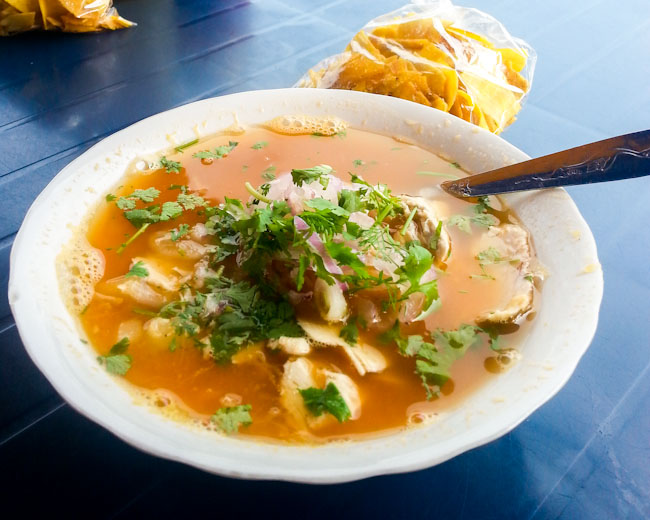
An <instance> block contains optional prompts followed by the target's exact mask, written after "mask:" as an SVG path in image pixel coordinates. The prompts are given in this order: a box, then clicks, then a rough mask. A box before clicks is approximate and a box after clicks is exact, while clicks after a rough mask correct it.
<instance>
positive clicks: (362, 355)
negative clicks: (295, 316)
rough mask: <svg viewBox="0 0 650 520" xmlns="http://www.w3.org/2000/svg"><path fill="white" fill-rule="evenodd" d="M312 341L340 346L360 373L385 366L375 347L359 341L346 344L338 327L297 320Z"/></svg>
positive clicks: (381, 368)
mask: <svg viewBox="0 0 650 520" xmlns="http://www.w3.org/2000/svg"><path fill="white" fill-rule="evenodd" d="M298 323H299V325H300V326H301V327H302V328H303V330H304V331H305V333H306V334H307V337H308V338H309V339H310V340H311V342H312V343H314V344H316V345H321V346H332V347H341V348H342V349H343V351H344V352H345V354H346V355H347V356H348V358H349V359H350V361H351V362H352V364H353V365H354V368H356V369H357V372H359V374H360V375H362V376H363V375H366V374H367V373H369V372H370V373H374V372H381V371H382V370H384V369H385V368H386V366H387V362H386V358H385V357H384V355H383V354H382V353H381V352H380V351H379V350H378V349H376V348H375V347H373V346H371V345H367V344H365V343H362V342H359V343H357V344H356V345H355V346H351V345H350V344H348V343H347V342H346V341H345V340H344V339H343V338H341V337H340V336H339V334H340V330H341V329H340V327H335V326H331V325H324V324H320V323H313V322H311V321H305V320H298Z"/></svg>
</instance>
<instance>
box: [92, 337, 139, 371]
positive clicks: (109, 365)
mask: <svg viewBox="0 0 650 520" xmlns="http://www.w3.org/2000/svg"><path fill="white" fill-rule="evenodd" d="M128 348H129V338H127V337H124V338H122V339H121V340H120V341H118V342H117V343H115V345H113V346H112V347H111V349H110V350H109V351H108V354H107V355H106V356H98V357H97V361H98V362H99V363H100V364H102V365H104V366H105V367H106V371H107V372H108V373H110V374H115V375H118V376H123V375H125V374H126V373H127V372H128V371H129V369H130V368H131V361H132V358H131V356H130V355H128V354H126V353H125V352H126V351H127V349H128Z"/></svg>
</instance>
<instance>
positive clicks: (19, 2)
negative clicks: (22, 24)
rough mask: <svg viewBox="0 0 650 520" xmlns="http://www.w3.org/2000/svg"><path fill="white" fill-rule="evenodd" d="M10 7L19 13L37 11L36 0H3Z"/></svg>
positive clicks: (34, 12)
mask: <svg viewBox="0 0 650 520" xmlns="http://www.w3.org/2000/svg"><path fill="white" fill-rule="evenodd" d="M5 1H6V3H8V4H9V5H10V6H11V7H13V8H14V9H17V10H18V11H20V12H21V13H32V14H33V15H35V14H36V11H38V0H5Z"/></svg>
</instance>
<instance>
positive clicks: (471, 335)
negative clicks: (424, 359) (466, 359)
mask: <svg viewBox="0 0 650 520" xmlns="http://www.w3.org/2000/svg"><path fill="white" fill-rule="evenodd" d="M480 331H481V329H479V328H478V327H475V326H473V325H467V324H464V325H461V326H460V327H459V328H458V329H457V330H450V331H447V332H443V331H441V330H437V331H436V332H435V333H434V336H433V337H434V340H435V341H436V344H441V345H443V346H448V347H450V348H453V349H455V350H456V351H460V352H463V353H464V352H465V351H466V350H467V349H468V348H469V347H471V346H472V345H473V344H474V343H476V341H477V339H478V333H479V332H480Z"/></svg>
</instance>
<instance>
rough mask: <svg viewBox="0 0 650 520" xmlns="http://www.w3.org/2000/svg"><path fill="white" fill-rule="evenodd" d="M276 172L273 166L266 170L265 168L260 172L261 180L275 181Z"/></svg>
mask: <svg viewBox="0 0 650 520" xmlns="http://www.w3.org/2000/svg"><path fill="white" fill-rule="evenodd" d="M276 170H277V168H276V167H275V166H273V165H271V166H269V167H268V168H265V169H264V170H263V171H262V178H263V179H264V180H266V181H272V180H273V179H275V171H276Z"/></svg>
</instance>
